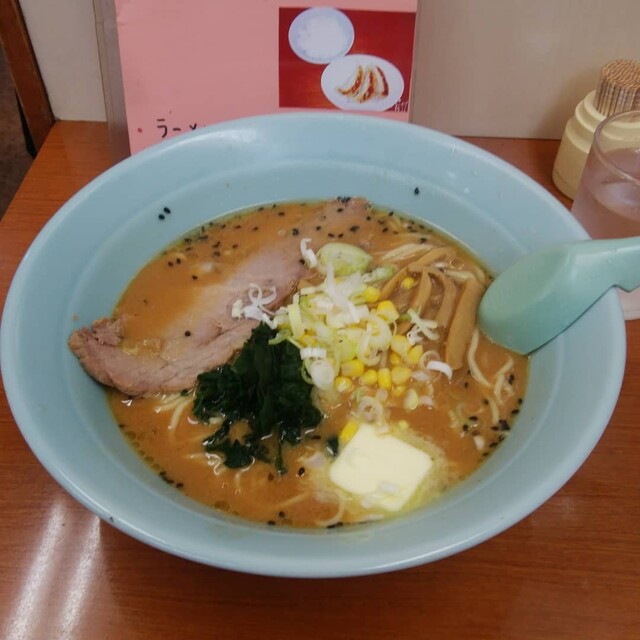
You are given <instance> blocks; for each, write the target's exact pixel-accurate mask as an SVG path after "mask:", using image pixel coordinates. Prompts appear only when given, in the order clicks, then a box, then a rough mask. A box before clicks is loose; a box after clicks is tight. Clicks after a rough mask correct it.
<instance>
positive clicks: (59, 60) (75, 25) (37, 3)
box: [20, 0, 105, 120]
mask: <svg viewBox="0 0 640 640" xmlns="http://www.w3.org/2000/svg"><path fill="white" fill-rule="evenodd" d="M20 6H21V7H22V12H23V14H24V18H25V22H26V23H27V28H28V29H29V35H30V37H31V43H32V45H33V49H34V51H35V54H36V58H37V59H38V65H39V66H40V72H41V74H42V78H43V80H44V83H45V86H46V88H47V92H48V94H49V101H50V102H51V108H52V109H53V114H54V116H55V117H56V118H58V119H60V120H104V119H105V109H104V98H103V93H102V80H101V75H100V61H99V59H98V44H97V39H96V28H95V18H94V14H93V3H92V0H20Z"/></svg>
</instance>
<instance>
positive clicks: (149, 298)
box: [109, 198, 528, 527]
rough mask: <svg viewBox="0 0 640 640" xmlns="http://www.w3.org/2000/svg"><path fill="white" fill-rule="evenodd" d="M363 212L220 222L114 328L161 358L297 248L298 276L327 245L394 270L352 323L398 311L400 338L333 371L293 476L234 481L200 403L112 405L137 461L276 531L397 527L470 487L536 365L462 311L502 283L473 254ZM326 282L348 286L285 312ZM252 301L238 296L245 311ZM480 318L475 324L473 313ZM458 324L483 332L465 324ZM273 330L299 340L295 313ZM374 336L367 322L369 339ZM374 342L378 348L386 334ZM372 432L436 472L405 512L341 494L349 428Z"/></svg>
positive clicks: (135, 287)
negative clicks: (205, 302) (196, 305)
mask: <svg viewBox="0 0 640 640" xmlns="http://www.w3.org/2000/svg"><path fill="white" fill-rule="evenodd" d="M349 202H350V199H348V198H343V199H338V200H335V201H328V202H306V203H305V202H292V203H278V204H275V205H268V206H265V207H260V208H259V209H256V210H252V211H249V212H243V213H242V214H238V215H234V216H233V217H227V218H225V219H217V220H215V221H213V222H211V223H209V224H207V225H205V226H203V227H200V228H198V229H197V230H194V232H192V233H190V234H189V235H188V236H186V237H184V238H182V239H180V240H179V241H177V242H176V243H175V244H174V245H172V246H171V247H169V248H167V249H166V250H165V251H163V252H162V254H161V255H159V256H158V257H157V258H156V259H154V260H153V261H151V262H150V263H149V264H148V265H147V266H145V267H144V268H143V269H142V271H141V272H140V273H139V274H138V275H137V276H136V277H135V279H134V280H133V281H132V282H131V284H130V286H129V287H128V288H127V290H126V291H125V293H124V295H123V296H122V298H121V300H120V301H119V302H118V304H117V307H116V309H115V312H114V315H116V316H118V317H120V318H122V321H123V325H124V341H123V344H124V348H126V349H129V350H132V351H141V352H144V351H145V350H151V351H153V350H154V349H155V348H157V343H158V342H159V341H162V340H163V337H162V336H163V335H166V334H167V332H168V331H170V330H171V331H173V330H174V328H175V327H176V326H178V327H180V331H182V330H184V334H185V335H187V332H190V330H191V329H190V324H189V323H190V322H191V321H192V319H191V318H190V317H189V312H188V310H189V309H190V305H191V304H192V302H193V300H194V299H195V298H196V297H197V296H198V295H201V294H202V292H203V290H204V289H206V288H207V287H211V286H215V285H222V284H224V283H225V282H226V281H227V279H228V278H229V276H230V274H232V273H234V271H235V269H236V268H237V265H238V264H239V263H241V262H242V261H243V260H246V259H247V257H248V256H251V255H254V254H258V253H260V252H261V251H264V249H265V247H269V246H274V245H276V246H277V245H278V244H279V243H282V242H283V239H289V240H290V242H289V243H288V244H287V245H286V247H287V251H289V256H290V259H291V260H292V261H295V262H299V261H302V260H304V259H305V257H309V255H310V254H308V253H306V254H305V252H304V251H302V253H301V249H302V250H304V249H310V250H311V255H314V252H315V255H317V253H318V251H319V250H320V249H321V248H322V247H323V246H324V245H326V244H327V243H334V242H339V243H346V244H350V245H354V246H357V247H359V248H360V249H362V250H364V252H366V254H368V256H370V258H371V262H370V264H369V265H368V266H367V271H366V273H369V274H371V273H374V272H375V271H376V269H380V268H381V267H384V268H389V271H388V273H387V274H386V275H387V277H385V278H382V279H379V280H367V281H368V282H369V281H370V282H371V283H372V284H367V285H366V289H364V290H363V291H362V292H361V293H360V294H358V296H359V297H358V298H357V300H356V298H354V300H355V302H354V308H356V310H358V313H360V314H361V315H363V316H364V315H366V313H367V309H370V310H372V312H373V313H379V314H380V316H381V317H387V316H385V315H384V313H386V311H388V310H389V309H394V310H397V312H398V314H399V315H398V317H397V318H396V319H394V320H391V321H390V322H388V323H387V326H388V328H389V330H390V331H391V333H392V334H393V336H402V338H398V339H394V340H393V342H392V343H391V347H387V348H385V349H381V350H379V351H378V352H377V353H376V354H375V357H374V356H373V355H372V354H371V352H367V357H365V356H364V355H363V357H362V358H359V357H358V353H360V355H362V353H361V352H358V353H354V354H347V355H346V356H345V358H346V359H345V360H344V361H343V362H342V364H341V365H338V364H336V363H335V361H334V360H335V358H334V360H331V358H329V360H330V361H331V363H332V364H333V365H335V366H334V368H335V371H334V378H333V379H332V380H331V386H330V387H327V388H324V389H321V388H314V390H313V394H312V395H313V399H314V402H315V404H316V406H317V407H318V408H319V409H320V410H321V412H322V414H323V418H322V420H321V422H320V424H319V425H318V426H317V427H315V428H310V429H308V430H306V431H305V434H304V437H303V438H302V442H300V444H296V445H289V444H286V443H285V445H284V446H283V447H282V462H283V468H284V469H286V472H285V473H281V472H279V470H278V469H277V468H276V466H274V464H273V463H272V461H263V460H259V459H255V460H253V461H252V462H251V464H249V465H248V466H246V467H243V468H229V467H228V466H226V465H225V457H224V455H222V454H220V453H219V452H207V451H205V450H204V448H203V444H202V443H203V440H204V439H205V438H207V437H208V436H210V435H211V434H212V432H214V431H215V429H216V428H217V426H219V423H218V422H216V421H212V423H210V424H204V423H202V422H201V421H199V420H197V419H196V418H195V417H194V415H193V412H192V407H193V391H192V390H191V389H185V390H184V391H182V392H181V393H170V394H155V395H152V396H151V397H130V396H128V395H125V394H123V393H121V392H118V391H116V390H114V389H110V390H109V403H110V406H111V408H112V411H113V413H114V415H115V418H116V420H117V422H118V424H119V425H120V427H121V429H122V431H123V433H124V434H125V435H126V437H127V438H128V439H129V440H130V441H131V443H132V444H133V446H134V447H135V449H136V451H138V453H139V454H140V455H141V456H142V457H143V458H144V459H145V460H146V461H147V462H148V463H149V464H150V465H151V466H152V468H153V469H154V470H155V471H156V472H158V473H159V474H161V476H162V478H163V479H164V480H165V481H166V482H168V483H170V484H172V485H173V486H174V487H176V488H177V489H178V490H180V491H182V492H184V493H185V494H186V495H188V496H190V497H191V498H193V499H195V500H197V501H200V502H202V503H205V504H207V505H210V506H211V507H213V508H215V509H219V510H222V511H225V512H228V513H231V514H235V515H238V516H240V517H242V518H247V519H249V520H253V521H258V522H262V523H268V524H271V525H292V526H296V527H335V526H341V525H343V524H344V525H347V524H350V523H359V522H365V521H370V520H376V519H380V518H384V517H392V516H395V515H397V514H398V513H402V512H406V511H407V510H410V509H414V508H416V507H420V506H423V505H426V504H428V503H429V502H431V501H433V500H435V499H437V498H438V496H440V495H441V494H442V493H443V492H444V491H446V490H447V489H448V488H449V487H451V486H453V485H455V484H457V483H459V482H460V481H462V480H463V479H464V478H466V477H467V476H469V475H470V474H471V473H473V471H474V470H476V469H477V468H478V466H479V465H480V464H482V462H483V461H484V460H485V459H486V458H487V457H488V456H489V455H490V454H491V453H492V452H493V451H495V449H496V448H497V447H498V446H499V444H500V442H501V441H502V440H504V438H505V437H507V436H508V434H509V432H510V430H511V428H512V427H513V422H514V419H515V417H516V415H517V414H518V412H519V407H520V404H521V403H522V397H523V394H524V391H525V387H526V381H527V364H528V361H527V359H526V358H525V357H523V356H520V355H517V354H514V353H512V352H509V351H507V350H505V349H503V348H501V347H499V346H497V345H495V344H492V343H491V342H489V341H488V340H487V339H486V338H485V337H484V336H483V335H482V334H481V333H480V332H479V331H478V329H477V328H475V308H474V307H473V304H472V303H469V302H468V301H467V300H466V298H471V297H472V296H466V294H464V296H463V291H464V290H465V288H471V284H469V281H470V280H473V285H474V286H475V287H477V289H478V291H481V290H482V289H483V288H484V287H486V286H487V285H488V283H489V282H490V279H491V278H490V276H489V274H488V273H487V272H486V271H485V269H484V268H483V267H482V265H481V264H479V263H478V261H477V260H476V259H475V258H474V257H473V256H471V255H469V253H468V252H467V251H466V250H465V249H464V248H462V247H461V246H460V245H458V244H457V243H455V242H453V241H452V240H451V239H449V238H447V237H445V236H443V235H441V234H439V233H437V232H435V231H433V230H432V229H430V228H429V227H428V226H427V225H426V224H425V223H424V222H422V221H419V220H415V219H412V218H410V217H406V216H404V215H400V214H399V213H397V212H395V211H392V210H389V209H385V208H382V207H376V206H375V205H370V204H369V203H365V202H364V201H360V203H361V204H360V206H359V207H356V204H357V199H353V201H352V202H351V205H349ZM354 203H356V204H354ZM301 241H304V243H303V244H300V243H301ZM284 246H285V245H283V247H284ZM378 273H382V272H380V271H379V272H378ZM390 274H392V275H390ZM328 277H331V278H335V279H336V280H337V281H338V282H339V281H340V276H339V275H336V274H334V273H331V274H330V275H329V276H327V274H326V273H324V274H323V273H319V272H318V270H317V269H314V268H310V269H308V270H307V272H305V274H304V275H303V277H302V278H301V279H300V281H299V282H298V285H297V288H296V291H295V292H292V293H291V295H289V297H288V298H287V301H286V302H285V303H284V304H283V305H281V307H283V308H285V309H286V308H287V305H288V304H290V303H291V301H292V300H294V301H297V300H300V301H302V300H303V299H304V296H305V295H307V294H305V293H304V292H305V291H306V292H317V291H320V292H322V291H323V289H322V286H323V283H325V282H326V279H327V278H328ZM373 277H375V276H371V278H373ZM249 284H250V283H247V285H249ZM245 294H246V291H238V292H237V296H238V298H241V297H242V296H244V295H245ZM310 295H313V293H312V294H310ZM465 296H466V297H465ZM463 297H465V301H464V302H462V303H461V300H462V299H463ZM477 297H478V295H476V298H477ZM385 301H388V302H387V303H386V304H381V303H385ZM312 302H313V301H312ZM389 303H390V304H389ZM296 304H298V302H296ZM467 304H469V305H470V309H469V310H468V311H466V310H464V309H463V310H461V309H460V307H461V306H464V305H467ZM412 305H417V306H419V307H420V308H419V311H418V314H419V316H420V318H421V319H423V320H424V321H425V323H427V324H425V326H424V327H423V331H420V330H416V328H415V327H416V326H417V325H419V326H423V323H422V320H420V319H419V320H416V321H415V322H416V323H417V325H416V324H415V323H413V321H414V320H415V315H408V310H409V309H412ZM294 306H295V305H294ZM349 309H351V307H349ZM271 311H275V310H273V309H272V310H271ZM458 311H459V312H460V313H463V312H464V313H468V314H469V315H470V317H469V318H460V317H457V316H456V313H457V312H458ZM269 317H270V318H271V320H272V321H273V322H277V321H278V319H279V320H282V319H283V318H284V323H285V324H284V326H285V331H286V330H287V329H286V327H287V326H288V325H287V324H286V322H287V318H288V316H287V315H286V311H281V312H280V315H278V314H276V315H275V316H274V315H273V314H270V316H269ZM376 318H378V321H379V317H378V316H376ZM412 318H413V320H412ZM346 322H348V320H347V321H346ZM352 322H354V323H355V319H353V320H352ZM366 323H367V320H366V319H363V320H362V321H361V322H360V326H362V327H364V326H365V325H366ZM466 325H468V327H467V326H466ZM367 326H368V325H367ZM427 326H428V327H430V328H431V329H429V328H425V327H427ZM169 328H171V329H169ZM276 330H277V329H276ZM279 330H280V331H282V326H280V327H279ZM384 331H386V329H384ZM412 331H413V333H411V332H412ZM453 333H456V334H458V333H461V334H463V335H464V336H466V337H465V339H464V340H463V342H464V345H463V347H460V346H459V345H454V346H451V345H448V344H447V342H448V340H453V339H454V337H455V338H456V339H458V338H457V336H454V337H452V336H453ZM370 334H371V335H373V336H378V334H377V333H376V329H375V327H374V329H372V330H371V331H370ZM354 335H355V334H354ZM406 336H408V337H406ZM405 340H406V342H405ZM465 340H466V341H465ZM292 341H293V342H295V343H296V345H297V346H299V347H301V348H303V347H309V348H312V349H313V348H314V344H315V345H317V344H318V336H316V335H313V336H312V335H309V333H308V331H306V332H303V333H302V334H300V333H299V331H298V335H297V337H296V338H295V339H294V338H292ZM361 346H362V345H361V344H360V343H359V346H358V349H361ZM462 348H463V352H461V351H460V350H461V349H462ZM457 352H460V353H457ZM301 353H303V352H301ZM305 353H312V351H307V352H305ZM318 353H320V351H317V352H316V354H318ZM350 355H354V356H355V357H353V358H351V357H349V356H350ZM376 358H377V359H376ZM447 359H449V360H458V362H457V363H456V362H454V363H453V364H452V363H451V362H449V363H448V362H447ZM363 361H364V362H363ZM429 363H431V364H429ZM460 363H462V364H460ZM347 364H348V365H349V366H346V365H347ZM361 365H362V366H361ZM371 372H373V373H371ZM310 381H313V378H311V377H310ZM325 386H326V385H325ZM361 423H376V424H378V425H379V426H380V425H382V426H381V431H382V432H384V433H389V434H393V436H394V437H397V438H398V439H400V440H402V441H404V442H406V443H408V444H410V445H411V446H412V447H415V448H417V449H419V450H421V451H424V452H425V453H427V454H428V456H429V457H430V459H431V461H432V465H431V467H430V469H429V472H428V474H427V476H426V477H425V479H424V480H423V481H422V482H421V483H420V486H419V487H418V489H417V490H415V491H414V492H413V494H412V495H411V498H410V499H409V500H408V501H407V502H406V504H405V505H404V506H403V507H402V509H401V510H400V511H389V510H386V509H382V508H380V507H379V505H375V504H374V505H372V504H371V501H367V500H364V499H362V496H359V495H354V494H352V493H350V492H349V491H345V490H344V489H343V488H341V487H340V486H337V485H336V484H335V483H333V482H332V480H331V478H330V474H329V471H330V468H331V465H332V464H333V463H334V462H335V460H336V457H339V456H340V455H341V451H342V450H343V449H344V448H345V447H346V446H348V443H349V434H348V433H346V432H345V427H348V428H347V429H346V431H349V429H351V430H352V431H353V429H354V428H357V425H358V424H361ZM354 424H355V425H356V426H355V427H354ZM246 429H247V427H246V424H243V423H238V424H235V425H234V426H233V427H232V434H234V437H236V438H238V439H239V440H241V439H242V437H243V434H244V433H245V432H246ZM267 440H268V439H267ZM271 440H272V441H267V442H266V443H265V445H266V447H267V449H268V450H269V451H271V452H273V451H274V448H275V446H276V445H275V443H274V442H273V437H272V438H271ZM280 471H281V470H280Z"/></svg>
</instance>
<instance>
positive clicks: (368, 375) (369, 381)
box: [358, 369, 378, 387]
mask: <svg viewBox="0 0 640 640" xmlns="http://www.w3.org/2000/svg"><path fill="white" fill-rule="evenodd" d="M358 382H360V384H364V385H366V386H367V387H370V386H372V385H374V384H375V383H376V382H378V372H377V371H376V370H375V369H368V370H367V371H365V372H364V373H363V374H362V375H361V376H360V378H359V380H358Z"/></svg>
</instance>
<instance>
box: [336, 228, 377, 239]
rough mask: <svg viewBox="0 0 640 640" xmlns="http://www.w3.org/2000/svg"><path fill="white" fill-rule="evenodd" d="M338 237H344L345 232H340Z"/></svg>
mask: <svg viewBox="0 0 640 640" xmlns="http://www.w3.org/2000/svg"><path fill="white" fill-rule="evenodd" d="M385 231H386V229H385ZM338 238H344V233H339V234H338Z"/></svg>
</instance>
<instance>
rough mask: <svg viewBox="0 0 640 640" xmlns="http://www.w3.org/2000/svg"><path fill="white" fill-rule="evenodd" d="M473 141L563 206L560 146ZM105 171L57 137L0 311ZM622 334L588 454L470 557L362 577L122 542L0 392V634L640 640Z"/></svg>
mask: <svg viewBox="0 0 640 640" xmlns="http://www.w3.org/2000/svg"><path fill="white" fill-rule="evenodd" d="M472 142H474V143H476V144H478V145H480V146H481V147H484V148H485V149H488V150H489V151H492V152H493V153H495V154H497V155H499V156H501V157H503V158H504V159H506V160H507V161H509V162H511V163H513V164H515V165H516V166H518V167H519V168H521V169H523V170H524V171H525V172H527V173H528V174H529V175H531V176H532V177H533V178H535V179H536V180H538V181H539V182H540V183H541V184H543V185H544V186H545V187H547V188H548V189H549V190H551V191H552V192H553V193H555V194H556V195H559V194H558V193H557V192H556V191H555V189H554V187H553V186H552V184H551V181H550V175H551V167H552V164H553V159H554V157H555V153H556V149H557V143H556V142H553V141H532V140H491V139H473V140H472ZM110 164H111V160H110V155H109V150H108V142H107V131H106V126H105V125H104V124H93V123H92V124H89V123H58V124H56V125H55V127H54V129H53V131H52V132H51V134H50V136H49V138H48V140H47V141H46V143H45V145H44V147H43V149H42V151H41V152H40V154H39V155H38V157H37V158H36V160H35V162H34V164H33V167H32V169H31V171H30V172H29V174H28V176H27V177H26V179H25V181H24V183H23V185H22V187H21V188H20V190H19V192H18V194H17V196H16V198H15V200H14V202H13V204H12V205H11V207H10V209H9V211H8V212H7V214H6V215H5V217H4V219H3V220H2V222H1V223H0V287H1V294H0V295H1V296H2V300H4V298H5V296H6V291H7V288H8V286H9V283H10V280H11V277H12V276H13V273H14V271H15V269H16V267H17V264H18V262H19V260H20V258H21V256H22V255H23V253H24V252H25V250H26V249H27V247H28V245H29V244H30V243H31V241H32V240H33V238H34V237H35V235H36V234H37V232H38V231H39V230H40V228H41V227H42V226H43V224H44V223H45V222H46V221H47V220H48V219H49V218H50V217H51V216H52V215H53V214H54V213H55V211H56V210H57V209H58V207H59V206H60V205H62V203H63V202H64V201H65V200H67V199H68V198H69V197H70V196H71V195H72V194H73V193H74V192H76V191H77V190H78V189H79V188H80V187H82V186H83V185H84V184H85V183H87V182H88V181H89V180H90V179H92V178H93V177H94V176H96V175H97V174H98V173H99V172H101V171H103V170H104V169H106V168H107V167H108V166H109V165H110ZM561 199H562V198H561ZM564 202H565V204H566V200H564ZM627 336H628V357H627V370H626V376H625V380H624V385H623V388H622V394H621V396H620V400H619V402H618V406H617V409H616V411H615V413H614V415H613V418H612V420H611V423H610V425H609V427H608V429H607V431H606V433H605V435H604V437H603V438H602V440H601V441H600V443H599V444H598V446H597V448H596V450H595V451H594V453H593V454H592V455H591V456H590V457H589V459H588V460H587V462H586V463H585V464H584V466H583V467H582V468H581V469H580V470H579V472H578V473H577V474H576V475H575V476H574V477H573V479H572V480H571V481H570V482H569V483H568V484H567V485H566V486H565V487H564V488H563V489H562V490H561V491H559V492H558V493H557V494H556V495H555V496H554V497H553V498H552V499H551V500H549V501H548V502H547V503H546V504H545V505H543V506H542V507H541V508H540V509H538V510H537V511H536V512H535V513H533V514H532V515H531V516H529V517H528V518H526V519H525V520H524V521H522V522H520V523H519V524H518V525H516V526H514V527H512V528H511V529H509V530H508V531H506V532H504V533H502V534H501V535H499V536H497V537H495V538H494V539H492V540H489V541H488V542H485V543H484V544H482V545H480V546H478V547H475V548H473V549H471V550H468V551H466V552H464V553H461V554H459V555H456V556H454V557H451V558H447V559H445V560H441V561H439V562H436V563H433V564H430V565H425V566H422V567H418V568H414V569H408V570H405V571H400V572H397V573H393V574H383V575H378V576H371V577H364V578H352V579H342V580H287V579H271V578H265V577H256V576H250V575H241V574H236V573H232V572H227V571H222V570H216V569H212V568H210V567H205V566H200V565H198V564H194V563H191V562H188V561H185V560H182V559H179V558H175V557H172V556H170V555H167V554H165V553H162V552H160V551H157V550H155V549H152V548H150V547H147V546H145V545H143V544H142V543H140V542H138V541H136V540H134V539H132V538H129V537H127V536H126V535H124V534H123V533H120V532H119V531H118V530H116V529H114V528H113V527H111V526H109V525H108V524H105V523H103V522H101V521H99V520H98V518H97V517H96V516H94V515H93V514H92V513H90V512H89V511H87V510H86V509H84V508H83V507H81V506H80V504H78V503H77V502H75V501H74V500H73V499H72V498H71V497H70V496H69V495H67V494H66V493H65V492H64V491H63V490H62V489H61V488H60V487H59V486H58V485H57V484H56V483H55V482H54V481H53V480H52V479H51V478H50V477H49V475H48V474H47V473H46V472H45V471H44V469H43V468H42V467H41V466H40V464H39V463H38V462H37V461H36V459H35V458H34V456H33V455H32V454H31V452H30V451H29V449H28V448H27V446H26V444H25V443H24V441H23V439H22V437H21V435H20V432H19V431H18V428H17V427H16V425H15V422H14V421H13V419H12V417H11V413H10V411H9V408H8V406H7V404H6V400H5V399H4V394H2V399H1V400H0V423H1V425H0V509H1V512H0V513H1V515H0V637H1V638H3V639H4V640H17V639H20V640H30V639H38V640H57V639H61V638H65V639H71V638H83V639H85V638H86V639H91V640H93V639H99V640H110V639H113V640H128V639H138V638H140V639H142V638H153V639H154V640H164V639H167V640H177V639H180V638H198V639H199V638H205V637H213V638H216V639H217V640H222V639H223V638H234V639H236V640H238V639H242V638H258V637H261V638H278V639H280V640H284V639H287V638H296V639H300V638H313V639H315V638H345V639H346V638H365V637H366V638H372V639H373V638H385V639H386V638H412V639H413V638H454V639H456V640H463V639H466V638H469V639H471V638H472V639H473V640H482V639H485V638H486V639H491V640H496V639H507V638H509V639H513V640H528V639H537V640H561V639H565V638H571V639H574V638H575V639H577V640H578V639H579V640H587V639H592V638H593V639H597V640H607V639H611V640H614V639H615V640H623V639H627V638H628V639H632V638H633V639H636V640H637V639H638V638H640V608H639V607H638V605H639V604H640V544H639V540H638V532H639V530H640V471H639V469H640V428H639V427H640V424H639V419H638V416H640V322H639V321H636V322H631V323H627Z"/></svg>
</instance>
